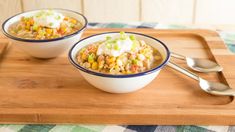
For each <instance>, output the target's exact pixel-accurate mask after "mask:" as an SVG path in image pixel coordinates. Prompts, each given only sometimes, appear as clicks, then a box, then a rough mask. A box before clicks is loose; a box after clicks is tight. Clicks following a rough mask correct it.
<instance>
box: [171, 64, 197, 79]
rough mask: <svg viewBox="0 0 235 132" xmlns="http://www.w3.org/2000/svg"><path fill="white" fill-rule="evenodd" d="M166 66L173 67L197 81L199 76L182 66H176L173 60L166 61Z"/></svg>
mask: <svg viewBox="0 0 235 132" xmlns="http://www.w3.org/2000/svg"><path fill="white" fill-rule="evenodd" d="M167 66H169V67H171V68H173V69H174V70H176V71H179V72H181V73H183V74H185V75H187V76H189V77H191V78H193V79H195V80H197V81H199V76H198V75H196V74H194V73H193V72H191V71H189V70H187V69H185V68H183V67H180V66H178V65H177V64H175V63H173V62H168V64H167Z"/></svg>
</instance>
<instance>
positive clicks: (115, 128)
mask: <svg viewBox="0 0 235 132" xmlns="http://www.w3.org/2000/svg"><path fill="white" fill-rule="evenodd" d="M88 28H156V29H186V28H198V27H186V26H182V25H164V24H159V23H128V24H127V23H89V25H88ZM219 34H220V36H221V37H222V38H223V39H224V41H225V43H226V45H227V46H228V48H229V49H230V50H231V51H232V52H233V53H235V32H234V33H231V32H225V31H219ZM162 131H163V132H208V131H209V132H210V131H216V132H235V126H194V125H191V126H158V125H148V126H145V125H138V126H134V125H126V126H121V125H82V124H76V125H56V124H51V125H29V124H27V125H25V124H24V125H11V124H9V125H0V132H162Z"/></svg>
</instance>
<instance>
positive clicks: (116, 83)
mask: <svg viewBox="0 0 235 132" xmlns="http://www.w3.org/2000/svg"><path fill="white" fill-rule="evenodd" d="M126 34H127V35H131V34H133V35H135V36H136V38H137V39H140V40H144V41H145V42H146V43H147V44H149V45H151V46H152V47H154V48H157V49H158V51H159V52H160V53H161V54H162V56H163V62H162V63H161V64H160V65H158V66H157V67H154V68H153V69H151V70H148V71H145V72H141V73H137V74H129V75H111V74H103V73H98V72H94V71H91V70H88V69H86V68H83V67H82V66H80V65H79V64H78V63H77V60H76V55H77V53H78V51H79V50H81V49H82V48H83V47H85V46H87V45H89V44H92V43H94V42H97V41H101V40H105V38H106V36H111V37H113V36H116V35H119V32H108V33H101V34H96V35H93V36H90V37H87V38H84V39H82V40H80V41H79V42H77V43H76V44H75V45H74V46H73V47H72V48H71V49H70V51H69V60H70V62H71V63H72V64H73V65H74V66H75V67H76V68H77V69H78V70H79V72H80V73H81V75H82V76H83V77H84V78H85V79H86V80H87V81H88V82H89V83H90V84H92V85H93V86H95V87H96V88H99V89H101V90H103V91H106V92H110V93H129V92H133V91H136V90H139V89H141V88H143V87H145V86H146V85H147V84H149V83H150V82H151V81H152V80H153V79H154V78H156V77H157V75H158V74H159V72H160V70H161V69H162V67H164V66H165V65H166V63H167V62H168V60H169V58H170V52H169V49H168V48H167V46H166V45H165V44H164V43H162V42H161V41H159V40H158V39H156V38H153V37H151V36H147V35H144V34H140V33H134V32H126Z"/></svg>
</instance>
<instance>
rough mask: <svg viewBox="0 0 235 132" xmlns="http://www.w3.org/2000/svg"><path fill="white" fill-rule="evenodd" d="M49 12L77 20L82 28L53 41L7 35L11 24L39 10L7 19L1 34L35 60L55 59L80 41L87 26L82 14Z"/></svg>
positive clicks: (62, 11) (63, 10) (57, 10)
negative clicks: (35, 58)
mask: <svg viewBox="0 0 235 132" xmlns="http://www.w3.org/2000/svg"><path fill="white" fill-rule="evenodd" d="M40 10H46V9H40ZM50 10H54V11H56V12H60V13H62V14H64V15H66V16H70V17H73V18H75V19H77V20H78V21H79V22H81V24H82V28H81V29H80V30H78V31H76V32H75V33H73V34H70V35H67V36H64V37H60V38H55V39H46V40H30V39H22V38H17V37H15V36H13V35H11V34H9V32H8V28H9V26H10V25H11V24H13V23H15V22H17V21H19V20H20V19H21V17H23V16H32V15H33V14H35V12H38V11H39V10H33V11H28V12H24V13H20V14H17V15H15V16H12V17H10V18H8V19H7V20H6V21H5V22H4V23H3V24H2V30H3V33H4V34H5V36H7V37H8V38H10V40H12V43H13V44H14V45H16V46H17V47H19V48H20V49H22V50H24V51H25V52H26V53H28V54H29V55H31V56H33V57H37V58H53V57H56V56H58V55H60V54H62V53H63V52H64V51H66V50H68V49H69V48H71V46H72V45H73V44H74V43H76V42H77V41H78V40H80V38H81V35H82V33H83V31H84V29H85V28H86V26H87V19H86V17H85V16H83V15H82V14H80V13H78V12H74V11H71V10H66V9H50Z"/></svg>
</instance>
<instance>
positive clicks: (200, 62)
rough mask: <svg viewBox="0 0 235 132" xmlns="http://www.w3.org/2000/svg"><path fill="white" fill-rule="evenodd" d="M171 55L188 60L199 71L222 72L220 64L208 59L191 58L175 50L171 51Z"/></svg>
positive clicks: (191, 66) (188, 63)
mask: <svg viewBox="0 0 235 132" xmlns="http://www.w3.org/2000/svg"><path fill="white" fill-rule="evenodd" d="M171 56H172V57H175V58H178V59H181V60H186V63H187V65H188V66H189V67H190V68H191V69H193V70H195V71H198V72H220V71H222V70H223V68H222V67H221V66H220V65H218V64H217V63H215V62H213V61H211V60H208V59H200V58H190V57H186V56H183V55H180V54H177V53H173V52H171Z"/></svg>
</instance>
